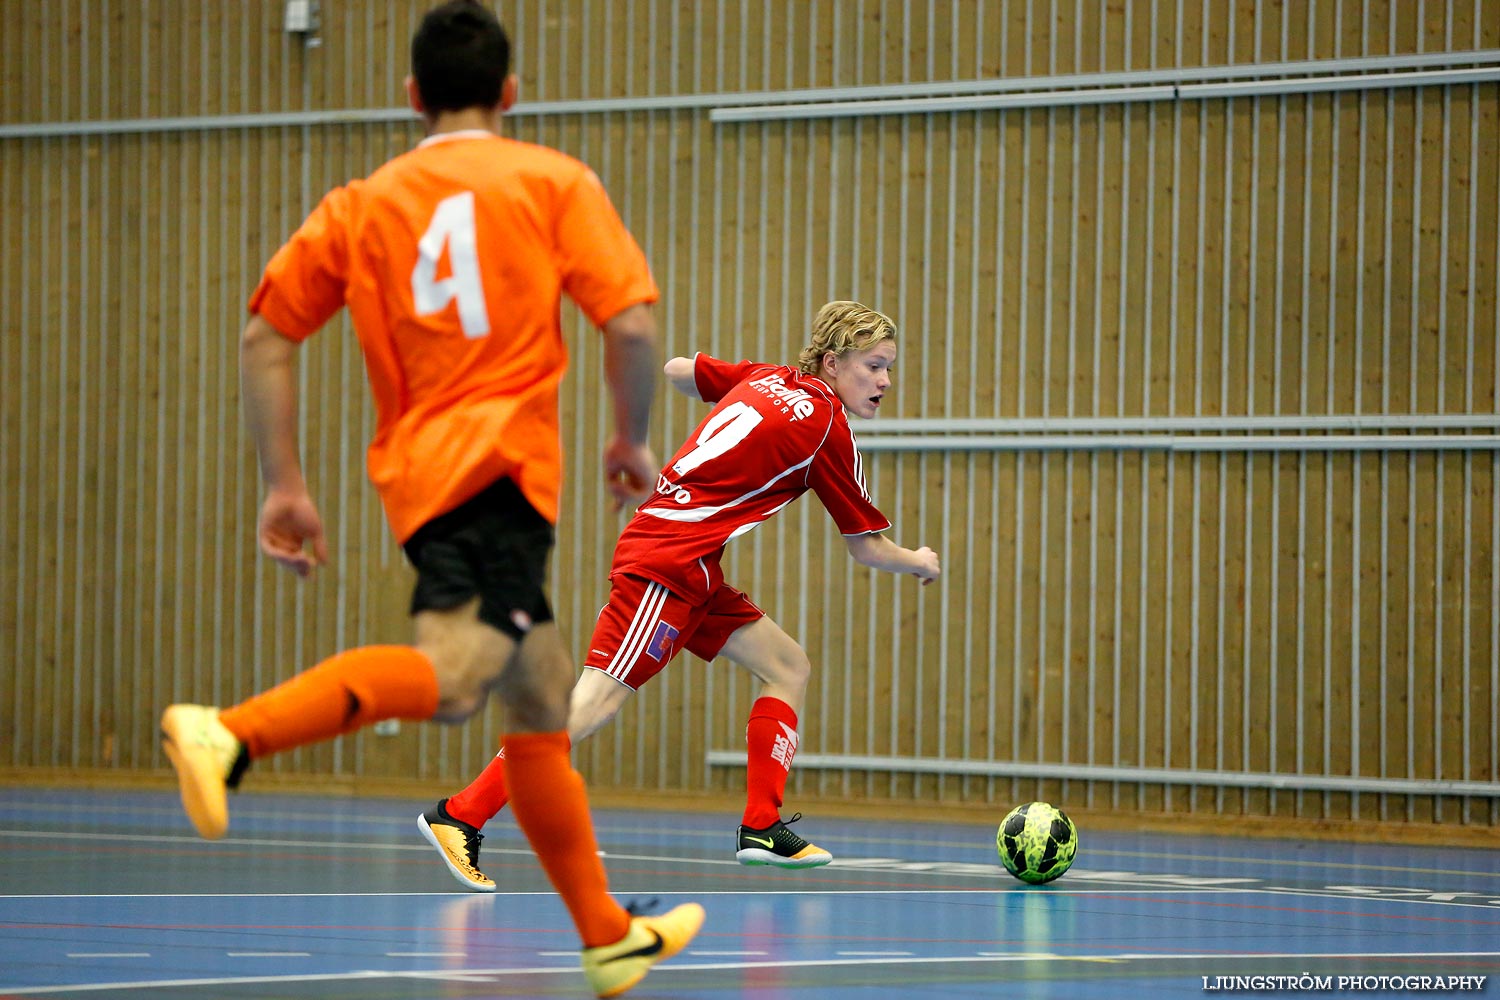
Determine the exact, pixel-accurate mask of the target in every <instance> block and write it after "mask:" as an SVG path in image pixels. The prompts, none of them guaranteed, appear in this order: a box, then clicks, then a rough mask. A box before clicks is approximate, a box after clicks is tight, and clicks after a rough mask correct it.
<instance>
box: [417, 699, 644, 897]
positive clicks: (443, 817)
mask: <svg viewBox="0 0 1500 1000" xmlns="http://www.w3.org/2000/svg"><path fill="white" fill-rule="evenodd" d="M633 694H635V692H634V691H632V690H631V689H630V688H628V687H626V686H625V685H623V684H621V683H620V682H619V681H616V680H615V679H614V678H612V677H609V676H607V675H606V674H604V673H602V672H600V671H598V670H585V671H583V673H582V674H580V675H579V676H578V680H577V681H576V682H575V683H574V684H573V691H572V694H571V695H570V696H569V704H570V711H569V713H568V740H569V741H570V743H572V744H573V745H577V744H578V743H579V742H581V741H583V740H584V739H587V738H588V737H590V736H592V735H593V734H594V733H596V732H598V731H599V730H600V729H602V728H603V727H604V725H605V724H606V723H608V722H609V720H611V719H613V718H614V717H615V714H616V713H618V712H619V711H620V708H621V706H623V705H624V704H625V702H626V701H627V700H629V698H630V696H631V695H633ZM509 799H510V793H509V792H508V791H507V790H506V785H505V748H504V747H503V746H502V747H501V748H500V752H499V753H497V754H496V755H495V756H494V757H492V758H491V759H490V762H489V763H488V764H486V765H485V768H484V770H483V771H480V772H479V774H478V775H476V776H475V778H474V780H473V781H471V782H469V784H468V785H467V786H465V787H464V789H463V790H462V791H460V792H458V793H457V794H455V795H451V796H449V797H448V798H446V799H442V800H440V801H439V802H438V803H437V805H435V806H434V807H433V809H432V810H430V811H429V812H428V814H427V819H426V820H424V821H423V824H422V825H423V827H424V829H423V833H424V835H426V836H427V838H428V840H429V841H431V840H432V839H433V837H432V834H431V833H430V832H429V830H430V827H429V826H428V824H429V823H441V822H448V823H453V824H455V825H456V826H460V827H462V828H465V830H466V833H465V835H466V836H471V837H477V836H480V834H479V831H480V830H481V829H483V827H484V824H485V823H488V822H489V821H490V819H491V818H493V817H494V816H495V814H496V813H498V812H499V811H500V810H501V809H504V808H505V803H506V802H507V801H509ZM439 849H440V850H441V849H442V848H441V847H440V848H439ZM455 874H457V873H455ZM457 877H458V879H459V881H461V882H463V883H464V884H465V885H468V886H469V887H470V888H472V889H477V890H479V891H489V890H490V889H491V888H492V887H493V886H494V883H493V882H491V881H490V880H489V879H488V878H485V877H483V876H481V877H480V881H478V882H471V881H470V879H469V878H468V877H467V876H465V875H457Z"/></svg>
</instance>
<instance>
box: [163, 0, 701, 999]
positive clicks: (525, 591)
mask: <svg viewBox="0 0 1500 1000" xmlns="http://www.w3.org/2000/svg"><path fill="white" fill-rule="evenodd" d="M411 57H412V75H411V76H410V77H408V79H407V91H408V97H409V100H410V102H411V106H412V108H413V109H414V110H415V111H417V112H418V113H419V114H421V115H422V117H423V119H424V121H425V123H426V126H427V133H428V134H427V138H426V139H424V140H423V141H422V142H421V143H420V144H419V145H418V146H417V147H416V148H415V149H413V150H411V151H409V152H407V153H404V154H402V155H400V156H398V157H396V158H395V159H393V160H391V161H390V162H389V163H387V164H385V165H384V166H383V167H381V168H380V169H379V170H376V171H375V172H374V173H373V174H371V175H370V176H369V177H366V178H364V179H362V180H355V181H352V182H350V183H349V184H347V185H345V186H343V187H339V188H335V189H334V190H333V191H331V192H329V193H328V194H327V195H326V196H325V197H324V198H323V200H322V201H321V203H320V204H319V205H318V207H317V208H316V209H315V210H314V211H313V213H312V214H311V215H310V216H309V217H308V218H307V220H306V221H304V222H303V224H302V225H301V226H300V227H299V228H298V230H297V232H296V233H294V234H293V235H292V237H291V239H289V240H288V241H287V243H286V244H285V245H284V246H283V247H282V248H281V249H280V250H279V251H278V252H277V253H276V255H275V256H274V257H273V258H272V259H271V262H270V263H269V264H268V265H267V267H266V271H265V274H264V276H263V278H262V279H261V282H260V285H259V287H258V288H257V289H256V290H255V293H254V295H253V296H252V297H251V300H250V311H251V313H252V314H253V315H252V316H251V318H250V320H249V322H248V323H247V324H246V327H245V332H244V335H243V337H242V339H241V342H240V368H241V377H242V382H243V386H244V394H245V406H246V412H247V415H248V418H249V424H250V430H251V433H252V435H253V437H254V439H255V443H256V448H257V451H258V453H259V456H260V465H261V471H262V474H263V478H264V479H265V483H266V498H265V502H264V503H263V505H262V507H261V513H260V521H259V527H258V537H259V540H260V547H261V549H262V551H263V552H265V553H266V555H268V556H270V557H271V558H273V559H275V560H276V561H277V562H279V563H281V564H282V565H284V566H286V567H288V568H289V569H292V570H293V571H295V572H296V573H298V574H299V575H301V576H306V575H308V574H309V573H310V572H312V570H313V568H314V567H315V566H317V565H318V564H320V563H322V562H325V561H326V559H327V543H326V541H325V536H324V531H323V524H322V519H321V517H320V516H319V513H318V509H317V507H316V505H315V504H314V502H313V499H312V496H311V494H310V493H309V491H308V488H307V483H306V481H305V479H304V477H303V473H302V464H301V459H300V456H299V454H298V448H297V431H296V428H297V402H298V401H297V381H296V364H295V359H296V353H297V350H298V347H299V345H300V344H301V342H302V341H303V340H305V339H306V338H307V337H310V336H312V335H313V334H314V333H316V332H317V331H318V330H319V328H321V327H322V326H323V325H324V324H325V323H326V322H327V321H328V320H329V319H330V318H331V317H332V316H333V315H334V314H335V313H337V312H338V311H339V309H341V308H343V307H345V306H347V307H348V308H349V312H350V316H351V320H352V323H353V327H354V332H355V334H356V335H357V336H358V338H359V342H360V348H361V350H362V352H363V354H364V357H365V362H366V368H367V373H368V376H369V382H370V388H371V391H372V392H373V394H374V397H375V403H376V429H375V436H374V439H373V440H372V441H371V443H370V447H369V451H368V467H369V473H370V479H371V481H372V482H373V483H374V485H375V488H376V490H377V491H378V492H379V494H380V499H381V502H382V504H383V506H384V507H385V512H386V517H387V519H388V520H389V522H390V525H391V530H392V532H393V533H394V534H395V535H396V537H397V539H398V540H399V541H400V542H401V544H402V547H403V548H404V549H405V551H406V554H407V557H408V558H409V559H410V561H411V563H412V565H413V567H414V568H415V569H416V586H415V588H414V593H413V595H412V602H411V613H412V622H413V626H414V628H413V631H414V637H413V638H414V641H413V642H412V643H411V644H410V645H390V646H363V647H360V648H357V649H350V650H346V651H344V652H342V653H339V654H337V655H336V656H332V657H329V658H328V659H326V660H324V661H322V662H321V663H318V664H316V665H315V666H313V667H311V668H309V669H307V670H304V671H303V672H301V673H300V674H297V675H296V676H295V677H293V678H291V679H290V680H287V681H286V682H284V683H283V684H280V685H278V686H276V687H274V688H272V689H270V690H268V691H264V692H262V693H260V694H258V695H255V696H254V697H252V698H249V699H247V700H245V701H242V702H240V703H239V704H236V705H231V706H229V707H227V708H224V709H223V710H220V709H218V708H215V707H212V706H206V705H191V704H177V705H171V706H169V707H168V708H167V709H166V711H165V712H163V713H162V719H161V729H162V737H163V749H164V750H165V752H166V754H167V757H168V758H169V759H170V760H171V762H172V766H173V767H174V768H175V769H176V771H177V776H178V784H179V787H180V789H181V793H182V804H183V808H184V810H185V811H186V812H187V814H188V817H189V819H190V820H191V821H192V823H193V825H194V827H196V828H197V830H198V832H199V833H200V834H201V835H202V836H204V837H206V838H209V839H217V838H219V837H222V836H224V834H225V832H226V831H227V830H228V827H229V810H228V805H227V797H226V794H225V791H226V788H227V787H232V786H234V785H235V784H236V783H237V782H238V781H239V778H240V775H241V773H242V772H243V770H244V768H245V766H246V765H247V764H248V763H249V762H250V761H251V760H255V759H259V758H261V757H265V756H269V755H271V754H274V753H278V752H280V751H283V750H287V749H290V748H292V747H296V746H301V745H303V744H306V743H311V742H313V741H316V740H323V739H329V738H331V737H334V736H337V735H339V734H341V733H349V732H354V731H355V730H357V729H360V728H362V727H364V726H367V725H370V724H372V723H374V722H378V721H380V720H381V719H389V718H403V719H435V720H438V721H444V722H456V721H458V720H461V719H464V718H467V717H468V716H469V715H472V714H473V713H474V712H475V711H476V710H477V709H479V708H480V707H481V706H482V705H483V704H484V702H485V698H486V697H487V696H488V694H489V691H490V690H491V689H492V688H493V689H495V690H497V691H498V692H499V695H500V698H501V700H502V701H503V702H504V703H505V706H506V709H507V711H506V725H507V730H506V735H505V745H506V746H507V747H508V748H509V750H510V759H509V761H508V762H507V764H508V767H509V783H510V787H511V788H512V790H513V791H514V810H515V815H516V822H517V823H518V824H519V825H520V827H521V829H522V830H523V831H525V833H526V837H527V840H528V841H529V842H530V843H531V845H532V848H533V850H534V851H535V852H536V855H537V858H538V860H539V861H540V862H541V865H542V868H543V869H544V870H545V871H546V873H547V877H548V878H549V880H550V881H551V882H552V885H553V886H554V888H556V890H557V892H558V894H559V895H560V896H561V897H562V899H563V901H564V903H565V904H566V905H567V907H568V911H569V913H570V914H571V915H572V917H573V922H574V924H575V926H576V927H577V928H578V933H579V936H580V938H581V939H582V943H583V954H582V964H583V971H584V975H585V977H586V978H587V979H588V981H589V984H590V986H591V987H592V988H593V990H594V992H595V993H596V994H597V995H599V996H601V997H612V996H618V995H620V994H621V993H624V992H625V991H627V990H629V989H630V988H631V987H632V986H634V985H635V984H636V983H637V982H639V981H640V979H641V978H642V977H643V976H645V975H646V973H647V972H648V971H650V969H651V968H652V966H654V965H655V964H657V963H658V962H660V961H662V960H664V959H666V958H669V957H671V956H672V955H674V954H676V953H677V952H679V951H681V950H682V948H683V947H684V946H686V944H687V943H688V941H690V940H692V938H693V936H694V935H695V934H696V933H697V931H698V928H699V926H700V925H701V924H702V922H703V908H702V907H701V906H699V905H698V904H696V903H684V904H683V905H681V906H678V907H676V908H675V909H673V910H671V911H670V912H668V913H665V914H662V915H661V916H657V917H648V916H641V915H637V914H636V913H635V912H634V911H632V910H628V909H626V908H625V907H622V906H620V905H619V903H617V902H616V901H615V900H614V899H613V898H612V897H611V896H610V894H609V891H608V885H607V879H606V876H605V871H604V866H603V865H602V864H601V862H600V861H599V856H598V850H597V844H596V841H595V838H594V829H593V822H592V820H591V819H590V816H589V810H588V799H587V794H586V791H585V789H584V785H583V780H582V779H581V778H580V776H579V775H578V772H577V771H575V770H573V767H572V763H571V761H570V759H569V737H568V732H567V729H566V725H567V718H568V697H569V687H570V686H571V684H572V683H573V680H574V666H573V662H572V661H571V659H570V658H569V656H568V653H567V648H566V645H565V643H564V641H563V639H562V637H561V634H560V632H559V630H558V627H557V623H556V622H554V621H553V619H552V609H551V607H550V605H549V602H548V600H547V595H546V591H545V576H546V566H547V559H548V555H549V553H550V551H551V548H552V545H553V538H554V529H553V525H554V524H555V523H556V520H557V508H558V493H559V490H560V487H561V476H562V472H561V459H560V454H561V442H560V440H559V414H558V404H557V387H558V384H559V382H561V380H562V377H563V371H564V369H565V368H566V366H567V353H566V351H565V349H564V346H563V339H562V330H561V327H560V321H559V317H558V300H559V298H560V296H561V295H562V294H563V293H566V294H567V295H569V296H570V297H571V298H572V299H573V300H574V301H575V302H576V303H577V304H578V306H579V307H580V308H581V309H582V310H583V311H584V312H585V313H586V314H587V315H588V316H589V318H590V319H591V320H593V321H594V323H595V324H597V325H598V326H599V327H600V328H601V329H602V330H603V332H604V357H605V362H604V369H605V377H606V381H607V382H608V386H609V390H610V395H611V397H612V399H613V402H614V416H615V433H614V436H613V437H612V439H611V440H610V441H609V443H608V444H607V445H606V446H605V452H604V466H605V473H606V478H607V480H608V481H609V485H610V489H611V490H612V492H613V493H614V494H615V496H616V497H617V498H618V499H620V500H624V499H626V498H627V497H630V496H632V495H635V496H644V495H646V494H647V493H648V492H649V490H650V482H651V476H652V474H653V473H654V472H655V470H656V460H655V459H654V457H652V455H651V451H650V449H649V448H648V447H647V445H646V434H647V423H648V419H649V415H650V411H651V401H652V397H653V396H654V394H655V388H656V381H657V375H656V364H657V362H656V358H657V357H658V356H659V355H658V353H657V342H656V328H655V322H654V320H653V319H652V317H651V312H650V309H649V305H650V303H652V302H655V301H656V298H657V289H656V285H655V283H654V282H653V280H652V278H651V273H650V271H649V269H648V268H647V266H646V260H645V257H644V256H643V255H642V254H641V252H640V248H639V247H638V246H637V245H636V243H635V241H634V240H633V239H632V238H631V236H630V234H629V232H628V231H626V229H625V227H624V225H623V224H622V223H621V221H620V218H619V216H618V215H617V214H616V213H615V211H614V208H613V206H612V205H611V204H610V202H609V198H608V196H607V195H606V194H605V192H604V188H603V187H602V186H601V185H600V183H599V179H598V178H597V177H596V176H595V175H594V173H593V172H592V171H591V170H589V169H588V167H586V166H585V165H584V164H582V163H580V162H578V161H577V160H574V159H572V158H570V157H567V156H564V155H563V154H562V153H559V152H557V151H555V150H551V149H547V148H545V147H542V146H536V145H532V144H529V143H521V142H517V141H515V140H512V139H507V138H504V137H503V136H502V135H501V134H500V117H501V114H502V112H504V111H505V110H507V109H509V108H510V107H511V105H512V104H514V103H515V100H516V88H517V79H516V77H515V76H513V75H511V73H510V71H509V60H510V42H509V39H508V38H507V37H506V34H505V31H504V29H503V28H502V27H501V26H500V23H499V22H498V21H497V20H496V19H495V15H494V13H493V12H492V11H490V10H489V9H488V8H486V7H484V6H483V5H481V4H479V3H476V2H474V0H450V2H448V3H445V4H443V5H442V6H440V7H438V8H436V9H434V10H432V11H430V12H428V14H427V15H426V16H425V17H423V19H422V23H421V25H420V27H419V28H418V29H417V31H416V34H415V35H414V37H413V39H412V50H411Z"/></svg>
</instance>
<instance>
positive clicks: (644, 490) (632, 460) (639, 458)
mask: <svg viewBox="0 0 1500 1000" xmlns="http://www.w3.org/2000/svg"><path fill="white" fill-rule="evenodd" d="M660 471H661V466H660V465H658V464H657V462H656V453H655V452H653V451H652V450H651V447H650V446H649V445H644V444H631V443H630V442H629V441H627V440H625V439H624V438H622V437H616V438H611V439H610V442H609V444H607V445H605V446H604V485H605V487H606V488H608V490H609V493H610V496H612V497H613V498H614V502H613V503H612V504H610V509H611V510H615V511H618V510H619V509H620V508H622V507H624V506H625V505H626V504H627V503H628V504H638V503H640V502H642V501H643V500H645V499H646V498H647V497H648V496H650V495H651V490H652V487H654V486H655V485H656V475H657V473H658V472H660Z"/></svg>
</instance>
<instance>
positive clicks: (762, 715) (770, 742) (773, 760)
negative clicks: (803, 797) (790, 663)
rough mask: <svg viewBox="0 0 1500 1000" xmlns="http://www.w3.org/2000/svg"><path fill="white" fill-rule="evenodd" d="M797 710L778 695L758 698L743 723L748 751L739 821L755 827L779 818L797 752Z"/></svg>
mask: <svg viewBox="0 0 1500 1000" xmlns="http://www.w3.org/2000/svg"><path fill="white" fill-rule="evenodd" d="M797 743H798V736H797V713H796V712H794V711H792V706H790V705H788V704H787V703H786V702H784V701H782V700H781V699H780V698H757V699H755V704H754V705H751V706H750V721H749V722H747V723H745V744H746V746H747V748H748V751H749V757H748V764H747V766H746V769H745V784H746V788H745V816H744V818H743V819H741V820H740V822H741V823H743V824H744V825H745V826H748V827H751V828H752V829H756V830H764V829H765V828H766V827H768V826H770V825H771V824H772V823H775V822H776V821H777V820H779V819H781V797H782V795H783V793H785V791H786V779H787V775H788V774H789V773H790V772H791V769H792V758H793V757H795V756H796V755H797Z"/></svg>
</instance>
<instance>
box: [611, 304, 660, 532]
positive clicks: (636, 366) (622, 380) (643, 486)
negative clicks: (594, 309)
mask: <svg viewBox="0 0 1500 1000" xmlns="http://www.w3.org/2000/svg"><path fill="white" fill-rule="evenodd" d="M660 359H661V350H660V348H659V346H658V344H657V336H656V319H655V318H654V317H653V316H652V315H651V308H650V306H648V305H645V304H639V305H633V306H630V307H628V308H626V309H624V310H622V311H621V312H619V313H617V314H616V315H614V316H613V317H611V318H610V319H608V320H606V321H605V323H604V378H605V381H607V382H608V383H609V392H610V396H611V398H612V400H613V403H614V412H615V432H614V436H613V437H612V438H611V439H610V441H609V443H608V444H607V445H605V448H604V476H605V481H606V484H607V485H608V487H609V491H610V493H611V494H613V496H614V498H615V509H617V510H618V509H619V507H620V506H621V505H622V504H625V503H627V502H629V503H638V502H639V501H641V500H643V499H645V497H646V495H647V494H648V493H649V492H650V491H651V488H652V487H653V486H654V485H655V483H656V474H657V472H658V471H659V470H660V466H659V465H658V464H657V461H656V455H655V454H654V453H653V452H652V451H651V447H650V446H649V445H648V444H647V443H646V434H647V431H648V430H649V429H650V423H651V403H652V401H653V400H655V398H656V383H657V375H656V372H657V365H658V364H659V363H660Z"/></svg>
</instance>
